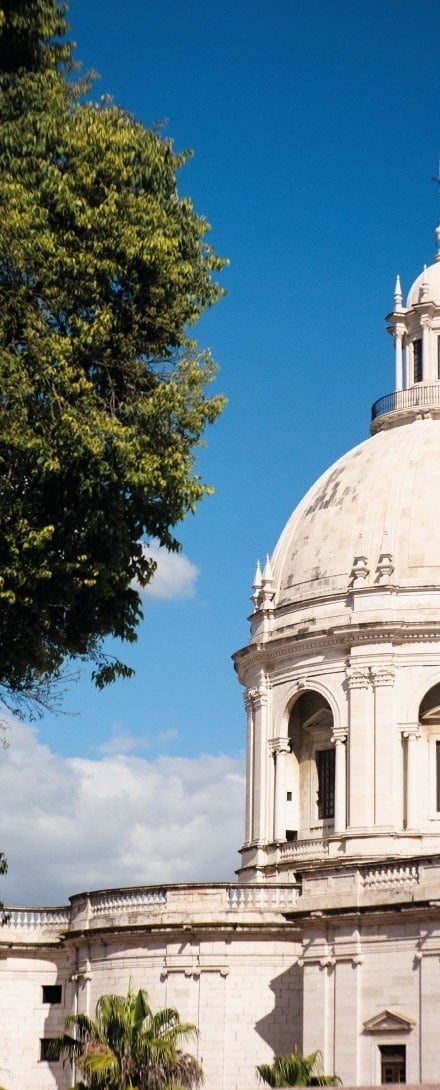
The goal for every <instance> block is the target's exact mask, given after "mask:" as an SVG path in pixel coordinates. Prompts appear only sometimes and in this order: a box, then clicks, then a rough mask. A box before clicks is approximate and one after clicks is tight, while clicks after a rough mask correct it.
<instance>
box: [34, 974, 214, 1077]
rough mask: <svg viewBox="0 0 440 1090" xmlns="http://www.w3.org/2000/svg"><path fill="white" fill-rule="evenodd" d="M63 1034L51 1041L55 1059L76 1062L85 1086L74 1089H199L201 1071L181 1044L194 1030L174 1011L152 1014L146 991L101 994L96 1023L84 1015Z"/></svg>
mask: <svg viewBox="0 0 440 1090" xmlns="http://www.w3.org/2000/svg"><path fill="white" fill-rule="evenodd" d="M66 1029H74V1031H75V1034H74V1036H71V1035H70V1034H69V1033H64V1034H62V1035H61V1036H60V1037H57V1038H56V1039H55V1040H54V1041H52V1043H51V1045H50V1054H51V1056H52V1058H53V1059H59V1058H67V1059H69V1060H71V1061H72V1060H75V1061H76V1063H77V1067H78V1068H79V1070H80V1071H81V1073H82V1075H83V1076H84V1079H85V1081H84V1082H82V1083H79V1084H77V1086H76V1090H82V1088H85V1087H90V1088H91V1090H99V1088H100V1087H105V1088H106V1090H162V1088H165V1087H168V1088H171V1087H175V1088H176V1090H179V1088H189V1090H190V1088H191V1087H197V1086H200V1085H201V1083H202V1081H203V1076H202V1070H201V1067H200V1066H199V1064H198V1063H197V1061H196V1060H195V1059H194V1057H193V1056H191V1055H190V1054H189V1053H186V1052H182V1051H181V1049H180V1044H181V1042H182V1041H185V1040H187V1039H188V1038H190V1037H193V1036H194V1035H195V1034H196V1029H195V1026H193V1025H189V1024H187V1023H182V1022H180V1020H179V1015H178V1013H177V1011H176V1010H174V1008H172V1007H167V1008H164V1009H163V1010H159V1011H156V1012H155V1013H153V1011H152V1010H151V1007H150V1005H149V1002H148V996H147V993H146V992H145V991H143V990H142V989H141V990H139V991H138V992H137V993H135V992H133V991H132V990H131V988H129V990H128V993H127V996H121V995H103V996H101V998H100V999H99V1000H98V1003H97V1005H96V1014H95V1020H92V1019H91V1018H88V1016H87V1015H85V1014H76V1015H71V1016H70V1017H68V1018H67V1019H66Z"/></svg>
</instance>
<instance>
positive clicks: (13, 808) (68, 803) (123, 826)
mask: <svg viewBox="0 0 440 1090" xmlns="http://www.w3.org/2000/svg"><path fill="white" fill-rule="evenodd" d="M9 743H10V744H9V748H8V749H7V750H6V751H5V752H4V753H1V754H0V829H1V834H0V848H1V849H2V850H3V851H4V852H5V854H6V856H7V857H8V861H9V873H8V875H7V876H6V877H5V878H3V879H1V881H0V897H1V899H2V900H3V901H5V903H8V904H10V905H17V904H21V905H23V904H33V905H44V904H62V903H64V902H65V901H66V899H67V897H68V896H69V894H72V893H79V892H81V891H83V890H85V889H89V890H90V889H100V888H111V887H116V886H119V885H136V884H139V885H142V884H144V883H153V884H154V883H156V882H157V883H158V882H185V881H189V882H192V881H209V880H212V881H215V880H223V879H224V880H228V879H231V878H233V875H234V870H235V868H236V866H237V865H238V856H237V848H238V847H239V845H240V844H241V842H242V839H243V827H242V826H243V818H242V809H243V799H244V777H243V769H242V760H241V758H240V757H229V756H225V755H221V754H220V755H210V754H202V755H201V756H199V757H195V758H183V757H167V756H161V757H158V758H157V759H155V760H147V758H145V757H139V756H136V757H135V756H124V755H121V754H118V755H117V756H116V755H112V754H110V755H107V756H104V757H102V758H101V759H99V760H88V759H85V758H78V757H74V758H61V757H58V756H56V755H55V754H54V753H52V752H51V750H50V749H49V748H48V747H47V746H44V745H41V744H40V743H39V741H38V737H37V733H36V731H34V730H32V729H31V728H30V727H27V726H24V725H23V724H20V723H17V724H14V726H13V728H12V730H11V732H10V734H9Z"/></svg>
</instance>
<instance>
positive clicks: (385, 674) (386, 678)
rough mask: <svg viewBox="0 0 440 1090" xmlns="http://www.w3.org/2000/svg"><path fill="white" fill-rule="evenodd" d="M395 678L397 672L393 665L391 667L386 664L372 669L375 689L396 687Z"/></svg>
mask: <svg viewBox="0 0 440 1090" xmlns="http://www.w3.org/2000/svg"><path fill="white" fill-rule="evenodd" d="M395 676H396V671H395V669H394V666H393V665H392V664H391V663H390V664H389V665H385V664H384V665H382V666H372V667H371V678H372V681H373V686H374V688H375V689H377V688H378V687H379V685H394V680H395Z"/></svg>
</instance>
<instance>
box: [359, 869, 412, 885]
mask: <svg viewBox="0 0 440 1090" xmlns="http://www.w3.org/2000/svg"><path fill="white" fill-rule="evenodd" d="M418 881H419V868H418V866H417V864H416V863H391V864H388V865H385V866H378V867H369V868H368V870H366V871H364V873H363V874H362V885H363V887H364V889H390V888H391V887H392V886H397V887H399V888H400V887H401V886H415V885H417V884H418Z"/></svg>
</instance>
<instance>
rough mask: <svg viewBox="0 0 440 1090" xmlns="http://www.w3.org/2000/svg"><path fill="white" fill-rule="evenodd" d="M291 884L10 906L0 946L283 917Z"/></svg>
mask: <svg viewBox="0 0 440 1090" xmlns="http://www.w3.org/2000/svg"><path fill="white" fill-rule="evenodd" d="M297 897H298V888H297V886H296V885H295V884H292V883H289V884H285V885H275V884H274V885H269V884H267V883H264V884H259V885H249V886H247V885H238V884H237V885H235V884H232V883H226V882H225V883H214V884H199V885H189V886H186V885H185V886H184V885H175V886H140V887H135V888H130V889H115V890H100V891H98V892H96V893H84V894H79V895H78V896H75V897H72V898H71V905H70V906H66V907H61V908H31V909H28V908H11V909H8V910H7V913H8V919H7V922H6V923H5V924H4V925H3V926H2V927H0V946H1V944H2V943H3V944H4V945H8V944H10V942H11V940H13V941H14V942H23V943H28V942H29V939H30V936H32V938H31V941H32V942H36V943H38V942H39V941H40V940H41V941H42V942H47V941H48V939H52V940H55V941H56V940H57V939H58V938H59V937H60V936H61V935H62V934H65V933H66V932H67V933H69V932H70V933H75V932H77V931H80V930H81V931H84V930H93V929H98V928H105V927H113V926H119V927H130V926H139V925H144V926H159V927H160V926H161V925H167V924H173V923H179V925H182V926H183V927H185V926H188V925H189V924H197V923H209V922H211V921H212V922H214V921H215V922H218V921H219V920H222V921H224V922H225V923H228V922H229V921H230V920H231V918H232V917H233V918H234V920H237V918H238V917H239V918H240V921H241V922H243V923H245V922H246V920H247V919H248V920H249V921H251V919H252V917H253V916H255V915H256V914H258V916H259V918H260V919H265V920H270V919H277V920H280V918H282V913H283V912H285V911H288V910H289V909H292V907H293V906H294V905H295V904H296V902H297Z"/></svg>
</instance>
